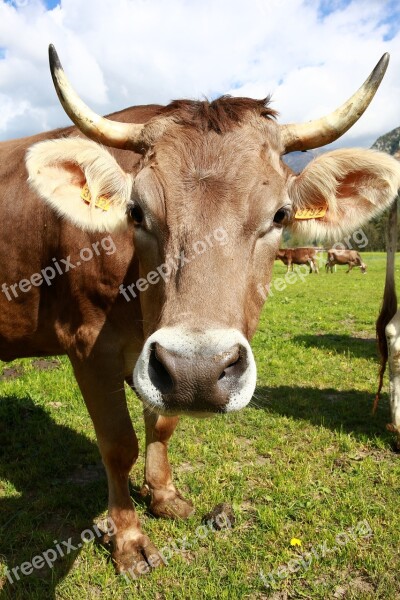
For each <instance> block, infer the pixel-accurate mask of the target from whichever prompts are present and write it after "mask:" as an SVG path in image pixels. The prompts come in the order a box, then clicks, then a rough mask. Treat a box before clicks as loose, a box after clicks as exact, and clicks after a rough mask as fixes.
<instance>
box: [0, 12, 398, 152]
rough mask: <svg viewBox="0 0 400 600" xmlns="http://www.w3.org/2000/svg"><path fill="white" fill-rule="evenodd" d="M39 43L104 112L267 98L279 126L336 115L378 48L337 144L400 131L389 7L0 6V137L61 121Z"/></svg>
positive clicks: (394, 18)
mask: <svg viewBox="0 0 400 600" xmlns="http://www.w3.org/2000/svg"><path fill="white" fill-rule="evenodd" d="M57 6H58V8H57V10H53V9H54V8H55V7H57ZM49 43H54V44H55V45H56V47H57V49H58V51H59V54H60V58H61V60H62V62H63V65H64V68H65V70H66V73H67V75H68V76H69V78H70V79H71V81H72V83H73V85H74V86H75V87H76V89H77V91H78V93H79V94H80V95H81V96H82V98H83V99H84V100H85V101H86V102H87V103H88V104H90V106H92V107H93V109H94V110H96V111H98V112H100V113H102V114H106V113H110V112H113V111H115V110H119V109H121V108H124V107H126V106H129V105H132V104H145V103H153V102H155V103H167V102H169V101H170V100H171V99H173V98H177V97H178V98H179V97H181V98H182V97H189V98H199V97H200V98H201V97H203V96H206V97H216V96H218V95H220V94H223V93H231V94H233V95H244V96H251V97H256V98H262V97H265V96H266V95H267V94H269V93H272V97H273V107H274V108H276V109H277V110H278V111H279V113H280V120H281V122H293V121H305V120H309V119H312V118H317V117H319V116H321V115H322V114H325V113H326V112H330V111H331V110H333V109H335V108H336V106H337V105H339V104H341V103H342V102H343V101H344V100H345V99H346V98H347V97H349V96H350V95H351V94H352V93H353V92H354V91H355V89H356V88H357V87H358V86H359V85H360V84H361V83H362V82H363V81H364V79H365V78H366V77H367V75H368V74H369V72H370V71H371V69H372V68H373V67H374V65H375V64H376V62H377V61H378V59H379V58H380V56H381V55H382V54H383V53H384V52H387V51H388V52H390V53H391V63H390V66H389V69H388V72H387V75H386V76H385V79H384V81H383V83H382V85H381V88H380V90H379V91H378V93H377V95H376V97H375V99H374V101H373V103H372V104H371V107H370V108H369V109H368V112H367V113H366V115H365V116H363V117H362V119H360V121H359V122H358V123H357V125H355V126H354V127H353V128H352V129H351V130H350V131H349V132H348V133H347V134H346V135H345V136H344V137H343V138H342V140H341V142H340V143H343V144H345V145H364V146H365V145H368V144H371V143H372V142H373V141H374V139H375V138H376V137H378V136H379V135H381V134H383V133H385V132H387V131H389V130H390V129H393V128H395V127H397V126H399V125H400V114H399V108H398V102H397V98H398V97H399V96H400V3H399V2H398V1H394V0H247V1H246V3H244V2H243V1H242V0H168V1H166V0H145V1H144V0H129V1H127V0H62V1H61V3H60V2H58V1H56V0H0V139H8V138H11V137H19V136H23V135H28V134H31V133H34V132H37V131H40V130H44V129H50V128H54V127H57V126H62V125H64V124H68V122H69V121H68V118H67V117H66V116H65V114H64V113H63V111H62V109H61V107H60V105H59V103H58V100H57V98H56V95H55V93H54V89H53V87H52V83H51V78H50V75H49V70H48V63H47V47H48V44H49Z"/></svg>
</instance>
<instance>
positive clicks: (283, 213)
mask: <svg viewBox="0 0 400 600" xmlns="http://www.w3.org/2000/svg"><path fill="white" fill-rule="evenodd" d="M288 217H289V209H288V208H285V207H283V208H280V209H279V210H278V211H276V213H275V216H274V223H275V225H284V223H285V221H286V220H287V219H288Z"/></svg>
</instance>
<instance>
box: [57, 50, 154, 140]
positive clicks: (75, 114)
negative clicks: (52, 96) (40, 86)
mask: <svg viewBox="0 0 400 600" xmlns="http://www.w3.org/2000/svg"><path fill="white" fill-rule="evenodd" d="M49 61H50V71H51V76H52V78H53V83H54V87H55V88H56V92H57V95H58V97H59V99H60V102H61V104H62V106H63V108H64V110H65V112H66V113H67V115H68V116H69V117H70V119H71V120H72V121H73V122H74V123H75V125H76V126H77V127H78V129H79V130H80V131H81V132H82V133H84V134H85V135H86V136H87V137H88V138H90V139H91V140H94V141H95V142H100V143H101V144H105V145H106V146H112V147H113V148H126V149H130V150H138V149H139V150H140V149H142V146H143V143H142V140H141V134H142V132H143V128H144V125H139V124H137V123H118V122H117V121H111V119H106V118H104V117H101V116H100V115H97V114H96V113H95V112H93V111H92V110H91V109H90V108H89V107H88V106H86V104H85V103H84V102H83V101H82V100H81V99H80V98H79V96H78V94H77V93H76V92H75V90H74V89H73V88H72V86H71V84H70V83H69V81H68V79H67V77H66V75H65V73H64V70H63V68H62V65H61V62H60V59H59V58H58V54H57V51H56V49H55V48H54V46H53V45H52V44H51V45H50V46H49Z"/></svg>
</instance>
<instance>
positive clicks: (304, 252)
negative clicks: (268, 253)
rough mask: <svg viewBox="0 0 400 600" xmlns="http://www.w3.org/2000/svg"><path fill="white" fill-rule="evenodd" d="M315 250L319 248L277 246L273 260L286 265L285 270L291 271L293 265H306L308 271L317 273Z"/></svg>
mask: <svg viewBox="0 0 400 600" xmlns="http://www.w3.org/2000/svg"><path fill="white" fill-rule="evenodd" d="M317 252H321V250H320V249H319V248H279V250H278V251H277V253H276V257H275V260H281V261H282V262H283V264H284V265H287V271H290V270H292V271H293V265H308V266H309V267H310V273H318V272H319V271H318V264H317Z"/></svg>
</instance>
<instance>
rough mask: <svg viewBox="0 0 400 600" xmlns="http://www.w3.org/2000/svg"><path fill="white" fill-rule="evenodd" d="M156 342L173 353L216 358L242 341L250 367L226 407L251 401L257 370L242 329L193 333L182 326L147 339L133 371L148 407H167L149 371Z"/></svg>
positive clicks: (229, 409) (157, 409)
mask: <svg viewBox="0 0 400 600" xmlns="http://www.w3.org/2000/svg"><path fill="white" fill-rule="evenodd" d="M156 342H157V343H158V344H160V345H161V346H163V347H164V348H166V349H167V350H169V351H171V352H174V353H178V354H182V355H184V356H185V357H188V358H191V357H193V360H195V359H196V356H199V355H201V356H210V357H213V356H215V355H216V354H220V353H222V352H225V351H227V350H229V349H230V348H232V346H234V345H236V344H240V345H241V346H243V347H244V348H246V351H247V354H246V355H247V368H246V370H245V372H244V373H243V374H242V375H241V377H240V378H239V379H238V387H237V391H236V392H235V393H233V394H232V395H231V397H230V399H229V402H228V404H227V406H226V408H225V410H226V412H233V411H236V410H240V409H241V408H243V407H245V406H246V405H247V404H248V403H249V402H250V400H251V398H252V396H253V393H254V390H255V387H256V379H257V369H256V364H255V361H254V356H253V352H252V350H251V348H250V344H249V343H248V341H247V340H246V338H245V337H244V336H243V335H242V334H241V333H240V331H238V330H236V329H209V330H206V331H205V332H204V333H193V332H191V331H190V330H189V329H184V328H183V327H163V328H162V329H159V330H158V331H156V332H154V333H153V334H152V335H151V336H150V337H149V338H148V339H147V340H146V343H145V345H144V346H143V350H142V352H141V354H140V356H139V359H138V361H137V363H136V366H135V369H134V371H133V379H134V382H135V387H136V389H137V391H138V393H139V395H140V398H141V400H142V401H143V404H144V405H145V406H146V407H147V408H148V409H150V410H152V411H155V412H161V413H163V412H165V411H166V409H167V407H166V406H165V404H164V401H163V399H162V395H161V392H160V391H159V390H158V389H157V388H156V387H155V386H154V385H153V383H152V381H151V380H150V377H149V374H148V369H149V358H150V353H151V346H152V344H154V343H156ZM194 414H195V413H194Z"/></svg>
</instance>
